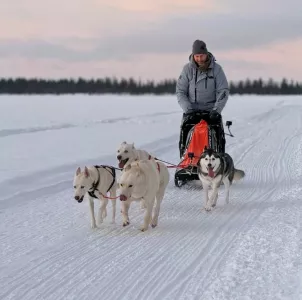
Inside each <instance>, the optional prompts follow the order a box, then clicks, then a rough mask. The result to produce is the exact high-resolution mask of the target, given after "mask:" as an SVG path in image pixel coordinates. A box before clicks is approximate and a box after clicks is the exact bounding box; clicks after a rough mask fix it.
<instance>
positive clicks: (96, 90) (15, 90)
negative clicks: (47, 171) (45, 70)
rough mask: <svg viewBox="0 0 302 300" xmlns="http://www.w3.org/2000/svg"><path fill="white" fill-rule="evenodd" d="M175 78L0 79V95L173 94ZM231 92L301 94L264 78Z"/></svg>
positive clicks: (299, 87) (298, 88)
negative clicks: (154, 79)
mask: <svg viewBox="0 0 302 300" xmlns="http://www.w3.org/2000/svg"><path fill="white" fill-rule="evenodd" d="M175 86H176V80H164V81H161V82H158V83H156V82H154V81H147V82H144V83H143V82H141V81H135V80H134V79H133V78H130V79H120V80H118V79H116V78H104V79H83V78H79V79H58V80H51V79H49V80H48V79H35V78H34V79H26V78H16V79H12V78H10V79H3V78H2V79H0V94H20V95H21V94H80V93H82V94H108V93H110V94H123V93H126V94H134V95H142V94H156V95H160V94H175ZM230 93H231V94H233V95H234V94H241V95H242V94H258V95H298V94H302V84H301V83H298V82H294V81H293V80H291V81H289V80H287V79H283V80H282V81H281V82H276V81H274V80H273V79H269V80H267V81H264V80H262V79H257V80H250V79H246V80H242V81H239V82H232V81H230Z"/></svg>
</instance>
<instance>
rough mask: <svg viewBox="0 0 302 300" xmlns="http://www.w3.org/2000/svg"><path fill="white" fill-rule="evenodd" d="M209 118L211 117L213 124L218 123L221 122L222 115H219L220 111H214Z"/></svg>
mask: <svg viewBox="0 0 302 300" xmlns="http://www.w3.org/2000/svg"><path fill="white" fill-rule="evenodd" d="M209 117H210V120H211V121H212V122H217V121H219V120H220V118H221V115H220V113H219V112H218V111H216V110H212V111H211V112H210V115H209Z"/></svg>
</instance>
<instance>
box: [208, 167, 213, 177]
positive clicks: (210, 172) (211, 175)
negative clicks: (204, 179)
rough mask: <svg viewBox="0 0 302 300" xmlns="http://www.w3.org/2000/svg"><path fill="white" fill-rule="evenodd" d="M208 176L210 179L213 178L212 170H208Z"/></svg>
mask: <svg viewBox="0 0 302 300" xmlns="http://www.w3.org/2000/svg"><path fill="white" fill-rule="evenodd" d="M208 175H209V176H210V177H214V171H213V168H209V171H208Z"/></svg>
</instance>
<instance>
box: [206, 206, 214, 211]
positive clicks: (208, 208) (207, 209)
mask: <svg viewBox="0 0 302 300" xmlns="http://www.w3.org/2000/svg"><path fill="white" fill-rule="evenodd" d="M212 209H213V207H212V206H210V205H206V206H205V207H204V210H205V211H211V210H212Z"/></svg>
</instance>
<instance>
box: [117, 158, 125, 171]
mask: <svg viewBox="0 0 302 300" xmlns="http://www.w3.org/2000/svg"><path fill="white" fill-rule="evenodd" d="M118 167H119V168H121V169H122V168H124V163H123V161H122V160H120V161H119V163H118Z"/></svg>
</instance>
